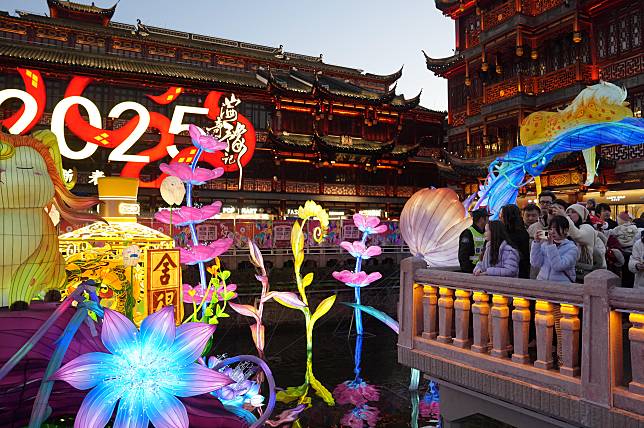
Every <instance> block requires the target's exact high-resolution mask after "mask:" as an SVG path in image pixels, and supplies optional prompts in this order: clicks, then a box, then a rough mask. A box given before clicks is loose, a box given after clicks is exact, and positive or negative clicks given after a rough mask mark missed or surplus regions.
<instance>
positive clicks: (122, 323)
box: [101, 309, 138, 355]
mask: <svg viewBox="0 0 644 428" xmlns="http://www.w3.org/2000/svg"><path fill="white" fill-rule="evenodd" d="M137 333H138V332H137V330H136V327H135V326H134V324H132V321H130V320H129V319H127V318H126V317H125V315H123V314H121V313H120V312H116V311H112V310H110V309H105V313H104V315H103V329H102V331H101V340H102V341H103V344H104V345H105V347H106V348H107V349H108V350H109V351H110V352H111V353H112V354H115V355H123V354H125V353H127V352H124V353H122V352H121V351H127V350H129V349H130V348H131V347H132V345H133V344H135V343H136V340H137Z"/></svg>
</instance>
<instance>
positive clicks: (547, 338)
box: [534, 300, 555, 369]
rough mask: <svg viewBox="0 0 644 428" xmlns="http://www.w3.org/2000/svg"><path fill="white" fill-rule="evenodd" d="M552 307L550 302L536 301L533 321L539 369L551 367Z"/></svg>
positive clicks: (553, 321) (553, 318) (553, 320)
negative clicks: (535, 331)
mask: <svg viewBox="0 0 644 428" xmlns="http://www.w3.org/2000/svg"><path fill="white" fill-rule="evenodd" d="M553 310H554V307H553V305H552V303H550V302H544V301H541V300H539V301H537V304H536V308H535V311H536V314H535V316H534V323H535V326H536V330H537V361H535V362H534V366H535V367H538V368H540V369H550V368H552V334H553V330H554V325H555V317H554V315H553V313H552V312H553Z"/></svg>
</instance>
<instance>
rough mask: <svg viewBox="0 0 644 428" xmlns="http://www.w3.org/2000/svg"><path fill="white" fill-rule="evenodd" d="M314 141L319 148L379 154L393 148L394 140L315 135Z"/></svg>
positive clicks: (342, 151)
mask: <svg viewBox="0 0 644 428" xmlns="http://www.w3.org/2000/svg"><path fill="white" fill-rule="evenodd" d="M314 137H315V142H316V144H317V145H318V147H319V148H320V149H321V150H327V151H333V152H341V153H355V154H365V155H379V154H383V153H386V152H389V151H391V149H393V148H394V144H395V141H394V140H392V141H389V142H382V141H371V140H364V139H362V138H357V137H347V136H336V135H324V136H321V135H318V134H316V135H315V136H314Z"/></svg>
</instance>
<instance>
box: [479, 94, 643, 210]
mask: <svg viewBox="0 0 644 428" xmlns="http://www.w3.org/2000/svg"><path fill="white" fill-rule="evenodd" d="M520 136H521V142H522V144H523V145H522V146H518V147H514V148H513V149H512V150H510V151H509V152H508V153H506V154H505V155H504V156H502V157H499V158H497V159H496V160H495V161H494V162H492V164H490V166H489V168H488V176H487V178H486V180H485V183H484V184H483V185H482V186H480V189H479V191H478V195H477V196H478V201H477V202H476V205H475V209H476V208H479V207H488V210H489V211H490V212H491V213H492V218H493V219H497V218H498V216H499V212H500V210H501V207H503V206H504V205H507V204H512V203H514V202H515V201H516V198H517V195H518V193H519V189H520V188H521V187H523V186H525V185H526V184H528V183H529V182H531V181H532V180H533V179H537V178H538V177H539V176H540V175H541V173H543V171H544V170H545V169H546V167H547V166H548V164H549V163H550V161H551V160H552V159H553V158H554V157H555V156H556V155H557V154H559V153H566V152H575V151H584V157H585V162H586V170H587V180H586V183H587V184H589V183H592V181H593V179H594V176H595V175H596V163H595V159H594V150H595V146H597V145H600V144H620V145H629V146H632V145H637V144H641V142H642V141H644V119H641V118H634V117H633V112H632V111H631V110H630V109H629V108H628V106H627V103H626V90H625V89H622V88H619V87H618V86H615V85H613V84H612V83H609V82H600V83H598V84H596V85H592V86H589V87H587V88H586V89H584V90H582V91H581V92H580V93H579V95H577V97H575V99H574V100H573V101H572V103H570V105H569V106H568V107H566V108H565V109H563V110H560V111H558V112H543V111H538V112H535V113H532V114H531V115H529V116H528V117H526V118H525V119H524V121H523V123H522V125H521V130H520ZM526 175H527V176H528V177H527V178H526Z"/></svg>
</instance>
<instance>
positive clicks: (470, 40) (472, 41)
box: [465, 28, 481, 48]
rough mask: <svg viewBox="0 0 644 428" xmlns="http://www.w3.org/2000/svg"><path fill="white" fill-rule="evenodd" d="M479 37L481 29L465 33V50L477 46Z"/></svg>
mask: <svg viewBox="0 0 644 428" xmlns="http://www.w3.org/2000/svg"><path fill="white" fill-rule="evenodd" d="M480 35H481V29H480V28H477V29H475V30H473V31H469V30H468V31H467V32H466V33H465V47H466V48H473V47H474V46H478V45H479V43H480V40H479V36H480Z"/></svg>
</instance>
